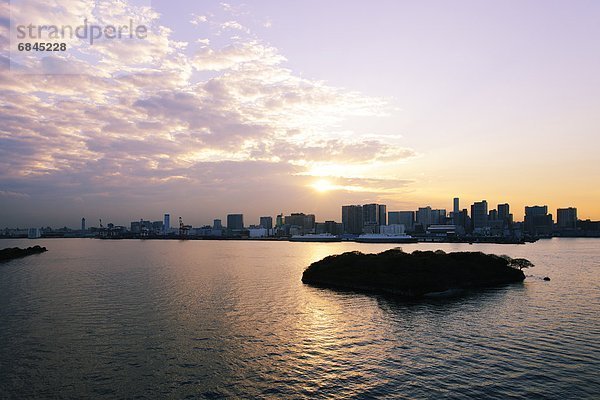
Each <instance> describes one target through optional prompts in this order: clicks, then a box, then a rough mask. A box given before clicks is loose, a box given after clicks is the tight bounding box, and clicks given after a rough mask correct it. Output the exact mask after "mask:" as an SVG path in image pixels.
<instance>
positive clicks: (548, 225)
mask: <svg viewBox="0 0 600 400" xmlns="http://www.w3.org/2000/svg"><path fill="white" fill-rule="evenodd" d="M553 225H554V221H553V220H552V214H548V206H527V207H525V221H524V226H525V232H527V233H529V234H531V235H548V234H550V233H551V232H552V228H553Z"/></svg>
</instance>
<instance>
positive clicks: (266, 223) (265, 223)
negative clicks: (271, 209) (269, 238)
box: [260, 217, 273, 229]
mask: <svg viewBox="0 0 600 400" xmlns="http://www.w3.org/2000/svg"><path fill="white" fill-rule="evenodd" d="M260 226H261V227H262V228H265V229H273V217H260Z"/></svg>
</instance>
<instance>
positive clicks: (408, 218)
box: [388, 211, 415, 232]
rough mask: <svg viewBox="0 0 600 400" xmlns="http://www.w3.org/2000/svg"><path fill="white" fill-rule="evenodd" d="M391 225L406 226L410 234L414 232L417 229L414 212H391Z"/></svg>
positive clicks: (389, 219) (389, 221)
mask: <svg viewBox="0 0 600 400" xmlns="http://www.w3.org/2000/svg"><path fill="white" fill-rule="evenodd" d="M388 224H389V225H404V228H405V229H406V231H408V232H412V231H413V229H414V227H415V212H414V211H390V212H388Z"/></svg>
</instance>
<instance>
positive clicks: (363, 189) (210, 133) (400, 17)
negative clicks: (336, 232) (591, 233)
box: [0, 0, 600, 226]
mask: <svg viewBox="0 0 600 400" xmlns="http://www.w3.org/2000/svg"><path fill="white" fill-rule="evenodd" d="M58 3H65V4H66V5H68V6H65V7H62V8H60V7H56V8H53V9H52V10H50V9H49V8H47V7H48V6H46V5H44V4H43V3H42V2H39V3H38V2H36V1H30V2H29V1H28V2H12V3H11V5H10V10H9V7H8V5H7V4H4V5H2V6H0V13H1V14H0V16H1V17H2V18H1V22H0V28H1V29H2V34H3V37H11V35H12V34H13V33H14V32H13V30H14V29H13V28H14V27H15V26H17V25H19V24H23V25H28V24H29V23H33V24H36V25H38V26H41V25H55V24H61V25H64V24H68V25H71V26H77V25H80V24H81V23H82V22H83V21H82V20H81V19H82V16H88V15H89V18H88V19H89V20H90V21H92V20H96V21H98V22H100V23H102V24H103V25H106V24H109V23H117V22H122V21H130V20H131V18H134V19H135V23H136V24H137V25H144V26H147V27H148V29H149V32H148V37H147V38H145V39H144V40H137V41H136V40H113V41H106V40H105V41H102V40H99V41H98V42H97V43H94V44H93V45H88V44H86V43H80V42H78V41H77V40H74V41H69V42H68V46H69V49H73V51H72V52H70V51H67V52H65V53H64V54H63V53H61V52H56V54H52V55H51V56H48V55H46V58H44V59H38V58H35V55H32V54H30V55H31V58H27V57H26V55H24V54H18V53H16V52H15V51H16V50H15V49H12V47H11V48H10V49H9V46H12V45H14V44H16V43H15V42H14V39H13V42H10V41H7V40H3V41H2V42H1V43H0V46H1V47H0V49H1V50H2V55H1V56H2V59H1V60H2V63H1V64H0V90H1V92H2V108H1V110H0V225H3V226H37V225H52V226H57V225H61V223H63V224H64V223H66V221H68V220H69V218H75V216H79V217H80V216H84V215H85V216H87V219H88V221H90V222H91V221H96V220H98V219H100V218H102V219H103V220H115V221H127V220H129V218H131V216H134V215H136V214H139V215H140V217H141V216H143V215H162V213H164V211H165V210H167V209H168V210H171V211H172V213H173V215H178V216H179V215H182V216H184V217H185V218H186V220H187V221H189V223H192V224H198V225H200V224H202V223H206V222H209V221H210V220H211V219H212V218H213V216H214V215H221V216H224V215H226V214H227V213H228V212H230V211H234V210H235V209H236V208H238V207H239V203H240V199H243V201H244V208H245V210H244V213H245V214H246V215H247V216H248V218H252V219H253V220H257V219H258V218H259V217H260V216H261V215H262V214H265V213H266V212H267V211H269V210H271V211H270V212H271V213H273V215H275V214H276V213H277V212H285V211H286V210H291V211H294V210H304V211H305V212H309V213H315V214H317V215H320V216H322V218H323V219H324V220H325V219H328V220H331V219H333V220H337V219H338V218H339V205H340V204H367V203H382V204H387V205H388V210H392V209H394V210H406V209H408V210H410V209H416V208H418V207H419V206H420V205H424V204H425V205H427V204H429V205H431V206H432V207H434V208H446V209H451V206H450V205H448V200H447V197H448V194H449V193H461V198H463V199H464V201H465V202H468V203H469V204H470V203H473V202H475V201H479V200H481V198H486V199H487V200H488V202H489V203H490V204H498V203H503V202H506V201H508V202H509V203H511V205H512V208H513V210H514V211H513V213H514V214H515V218H517V219H522V218H523V210H524V207H525V206H527V205H534V204H544V205H548V206H549V208H550V209H551V210H556V209H557V208H561V207H569V206H570V205H576V206H577V208H578V210H579V214H580V215H581V216H582V217H583V216H585V217H587V218H590V219H592V220H599V219H600V188H598V186H597V185H594V184H591V181H592V180H593V179H594V178H593V177H594V176H600V164H599V163H598V162H597V161H598V155H597V151H596V149H595V146H593V143H594V142H595V141H596V137H597V127H598V126H600V115H599V114H598V113H597V110H598V109H600V96H598V95H597V94H598V93H600V81H599V80H598V79H597V71H598V70H600V54H599V53H598V52H596V51H590V49H594V48H595V46H596V38H597V37H599V36H600V26H599V25H598V24H597V21H596V18H595V16H596V15H598V14H599V13H600V3H597V2H586V1H576V2H571V3H565V2H557V3H552V4H548V3H547V2H542V1H526V2H519V1H507V2H502V3H481V2H475V1H457V2H453V3H451V4H450V3H447V2H434V3H435V7H432V6H431V3H422V2H397V1H380V2H378V3H377V4H376V5H367V4H366V3H364V2H344V3H339V2H328V3H326V4H323V3H322V2H316V1H307V2H302V3H301V4H287V3H286V4H282V3H281V2H277V1H259V2H255V3H253V4H243V3H239V2H227V3H223V2H218V1H208V2H201V3H195V4H190V3H189V2H184V1H180V0H175V1H166V0H154V1H152V2H151V3H148V4H142V5H140V3H144V2H143V1H142V2H133V1H131V2H127V1H124V2H121V3H118V4H117V3H113V2H112V1H105V2H102V4H100V3H99V4H98V5H94V4H93V2H80V1H76V0H69V1H67V0H60V1H58ZM117 5H118V6H117ZM143 6H145V7H146V8H143V9H142V8H140V7H143ZM111 7H112V8H111ZM148 7H150V8H148ZM107 10H110V11H111V12H107ZM9 11H10V13H9ZM9 50H10V51H9ZM592 183H593V182H592ZM281 205H284V206H285V209H284V210H278V209H279V208H280V207H281ZM79 217H77V218H79ZM77 218H75V220H74V221H73V222H72V223H73V224H76V223H77V222H76V221H77Z"/></svg>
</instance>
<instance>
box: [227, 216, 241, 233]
mask: <svg viewBox="0 0 600 400" xmlns="http://www.w3.org/2000/svg"><path fill="white" fill-rule="evenodd" d="M227 229H229V230H230V231H241V230H243V229H244V214H227Z"/></svg>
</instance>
